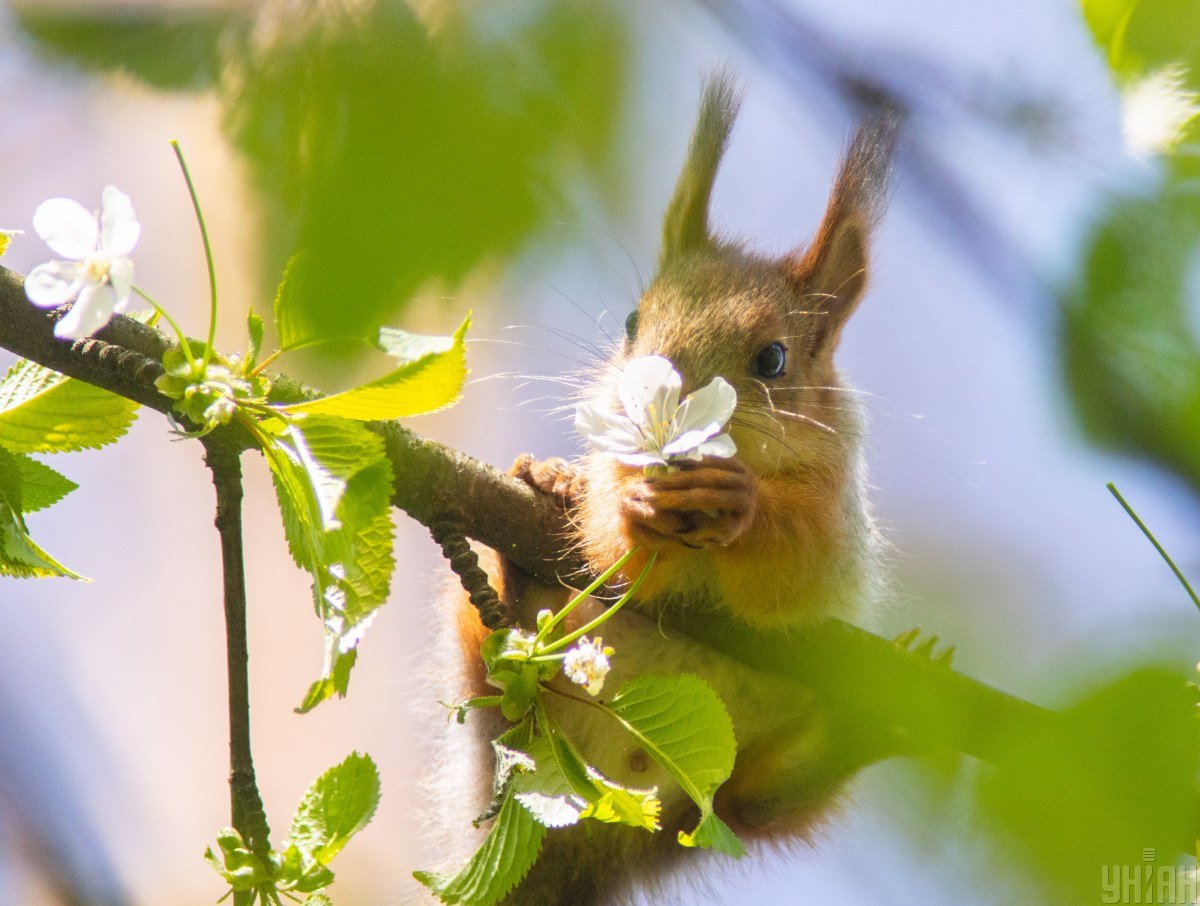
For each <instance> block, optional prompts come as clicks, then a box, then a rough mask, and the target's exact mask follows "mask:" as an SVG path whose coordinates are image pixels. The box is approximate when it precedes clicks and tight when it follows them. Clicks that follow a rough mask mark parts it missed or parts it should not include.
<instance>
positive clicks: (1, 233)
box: [0, 230, 21, 256]
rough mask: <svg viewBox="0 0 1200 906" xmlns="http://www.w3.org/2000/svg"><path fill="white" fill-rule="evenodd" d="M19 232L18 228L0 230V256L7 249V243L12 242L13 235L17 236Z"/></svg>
mask: <svg viewBox="0 0 1200 906" xmlns="http://www.w3.org/2000/svg"><path fill="white" fill-rule="evenodd" d="M20 233H21V231H20V230H0V256H3V255H4V253H5V252H7V251H8V244H9V243H10V242H12V238H13V236H18V235H20Z"/></svg>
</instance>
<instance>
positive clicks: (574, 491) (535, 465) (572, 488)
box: [508, 453, 582, 508]
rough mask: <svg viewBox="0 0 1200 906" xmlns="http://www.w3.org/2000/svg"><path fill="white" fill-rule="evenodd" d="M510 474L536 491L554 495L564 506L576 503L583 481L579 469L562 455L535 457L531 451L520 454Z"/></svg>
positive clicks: (568, 506)
mask: <svg viewBox="0 0 1200 906" xmlns="http://www.w3.org/2000/svg"><path fill="white" fill-rule="evenodd" d="M508 474H509V475H511V476H512V477H513V478H516V479H517V480H518V481H523V482H525V484H527V485H529V486H530V487H531V488H533V489H534V490H536V491H541V492H542V493H543V494H551V495H553V497H554V499H555V501H556V502H557V503H558V505H559V506H561V507H564V508H570V507H572V506H574V505H575V501H576V499H577V497H578V492H579V484H580V482H581V481H582V476H581V474H580V472H579V470H578V469H577V468H576V467H575V466H573V465H571V464H570V463H569V462H567V461H566V460H565V459H563V458H562V457H561V456H555V457H552V458H551V459H534V458H533V455H532V454H530V453H522V454H521V455H520V456H518V457H517V458H516V459H515V460H514V461H513V464H512V468H510V469H509V470H508Z"/></svg>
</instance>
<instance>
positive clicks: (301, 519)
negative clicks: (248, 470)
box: [264, 416, 395, 711]
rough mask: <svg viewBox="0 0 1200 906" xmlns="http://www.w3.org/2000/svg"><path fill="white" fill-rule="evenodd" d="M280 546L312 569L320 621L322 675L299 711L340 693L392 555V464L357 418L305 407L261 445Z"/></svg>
mask: <svg viewBox="0 0 1200 906" xmlns="http://www.w3.org/2000/svg"><path fill="white" fill-rule="evenodd" d="M264 453H265V455H266V457H267V462H268V464H269V465H270V468H271V474H272V477H273V478H274V482H275V491H276V496H277V498H278V500H279V508H280V513H281V515H282V518H283V525H284V534H285V536H286V538H287V543H288V549H289V550H290V551H291V553H292V556H293V557H294V558H295V560H296V563H297V564H298V565H299V566H300V567H301V568H302V569H305V570H306V571H307V572H308V573H309V574H310V575H311V576H312V577H313V603H314V607H315V609H316V612H317V615H318V616H319V617H320V619H321V622H322V624H323V625H324V629H325V644H324V657H323V664H322V670H321V675H320V677H319V678H318V679H317V680H316V681H315V682H314V683H313V684H312V686H311V687H310V688H309V690H308V693H307V694H306V695H305V697H304V700H303V702H302V703H301V705H300V707H299V708H298V709H297V710H300V711H308V710H311V709H312V708H314V707H315V706H316V705H318V704H319V703H320V702H322V701H325V700H326V699H328V698H330V697H332V696H333V695H345V694H346V689H347V686H348V684H349V679H350V670H351V668H352V667H353V666H354V663H355V660H356V653H355V652H356V648H357V645H358V643H359V641H361V639H362V634H363V632H364V631H365V630H366V629H367V627H368V626H369V624H370V618H371V616H372V614H373V613H374V611H375V610H376V609H377V608H378V607H379V606H380V605H381V604H383V602H384V601H385V600H386V599H387V594H388V588H389V584H390V581H391V575H392V571H393V570H394V569H395V559H394V557H393V554H392V539H393V534H394V528H393V525H392V520H391V513H390V508H389V500H390V497H391V489H392V470H391V463H390V462H389V461H388V459H387V457H386V455H385V452H384V448H383V442H382V440H380V438H379V437H378V436H377V435H375V434H373V433H372V432H370V431H368V430H367V429H366V428H364V427H362V426H361V425H359V424H357V423H356V422H352V421H348V420H346V419H340V418H333V417H329V416H309V417H306V418H304V419H303V420H301V421H300V422H298V423H297V424H295V425H292V426H290V427H289V428H288V429H287V430H286V431H284V432H282V433H280V434H278V435H277V436H276V437H275V438H274V439H273V442H272V443H270V444H268V446H267V447H266V448H264Z"/></svg>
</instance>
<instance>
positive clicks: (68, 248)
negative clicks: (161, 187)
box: [25, 186, 142, 340]
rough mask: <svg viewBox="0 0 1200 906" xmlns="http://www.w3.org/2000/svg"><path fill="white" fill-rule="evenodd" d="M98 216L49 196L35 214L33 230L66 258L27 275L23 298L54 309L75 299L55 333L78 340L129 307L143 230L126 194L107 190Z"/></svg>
mask: <svg viewBox="0 0 1200 906" xmlns="http://www.w3.org/2000/svg"><path fill="white" fill-rule="evenodd" d="M102 205H103V207H102V210H101V212H100V215H99V217H97V216H96V214H94V213H92V212H90V211H88V210H87V208H85V207H84V206H83V205H81V204H80V203H79V202H77V201H72V200H71V199H69V198H51V199H50V200H49V201H44V202H42V203H41V204H40V205H39V206H38V209H37V210H36V211H35V212H34V214H33V228H34V230H36V231H37V234H38V235H39V236H41V237H42V239H43V240H44V241H45V242H46V244H47V245H48V246H50V248H51V249H53V250H54V251H55V252H56V253H58V254H59V255H62V257H63V259H66V260H61V259H60V260H55V261H50V262H48V263H46V264H41V265H38V266H37V267H35V268H34V269H33V270H32V271H30V273H29V276H28V277H27V278H26V279H25V295H27V296H28V297H29V301H30V302H32V303H33V304H34V305H40V306H41V307H42V308H53V307H54V306H55V305H62V303H64V302H66V301H67V300H69V299H71V298H72V297H74V296H75V295H78V296H79V299H78V300H77V301H76V302H75V304H74V305H73V306H72V307H71V310H70V311H69V312H67V314H66V315H64V316H63V317H62V318H60V319H59V321H58V323H57V324H55V325H54V335H55V336H57V337H65V338H67V339H71V340H77V339H79V338H80V337H87V336H91V335H92V334H94V333H95V332H96V331H98V330H99V329H100V328H102V327H103V326H104V325H105V324H107V323H108V322H109V321H110V320H111V319H112V316H113V314H114V312H122V311H124V310H125V308H126V306H127V305H128V304H129V294H130V292H132V290H133V262H132V261H130V260H129V253H130V252H132V251H133V247H134V246H135V245H137V241H138V237H139V236H140V235H141V232H142V227H141V225H140V224H139V223H138V221H137V216H136V215H135V214H134V212H133V203H132V202H130V200H129V196H128V195H126V194H125V193H124V192H122V191H121V190H120V189H118V188H116V187H115V186H105V187H104V194H103V197H102Z"/></svg>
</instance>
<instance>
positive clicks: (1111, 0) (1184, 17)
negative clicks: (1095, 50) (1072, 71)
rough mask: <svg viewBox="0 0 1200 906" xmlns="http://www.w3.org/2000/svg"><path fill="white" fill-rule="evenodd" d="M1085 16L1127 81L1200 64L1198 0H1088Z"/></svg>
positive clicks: (1111, 62)
mask: <svg viewBox="0 0 1200 906" xmlns="http://www.w3.org/2000/svg"><path fill="white" fill-rule="evenodd" d="M1083 13H1084V18H1085V19H1086V20H1087V23H1088V26H1089V27H1090V28H1091V30H1092V35H1093V36H1094V37H1095V39H1096V42H1097V43H1098V44H1099V45H1100V46H1101V47H1102V48H1103V49H1104V50H1105V52H1106V53H1107V55H1108V63H1109V66H1110V67H1111V68H1112V69H1113V70H1114V71H1115V72H1116V73H1118V74H1119V75H1121V76H1123V77H1126V78H1128V77H1135V78H1136V77H1138V76H1141V75H1145V74H1146V73H1148V72H1150V71H1152V70H1156V69H1161V68H1162V67H1165V66H1173V65H1182V66H1184V67H1187V68H1189V69H1192V70H1195V69H1196V68H1197V66H1198V64H1200V33H1198V31H1197V29H1196V28H1195V23H1196V22H1197V21H1198V19H1197V16H1198V15H1200V5H1198V4H1197V3H1196V0H1083ZM1193 87H1194V86H1193Z"/></svg>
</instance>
